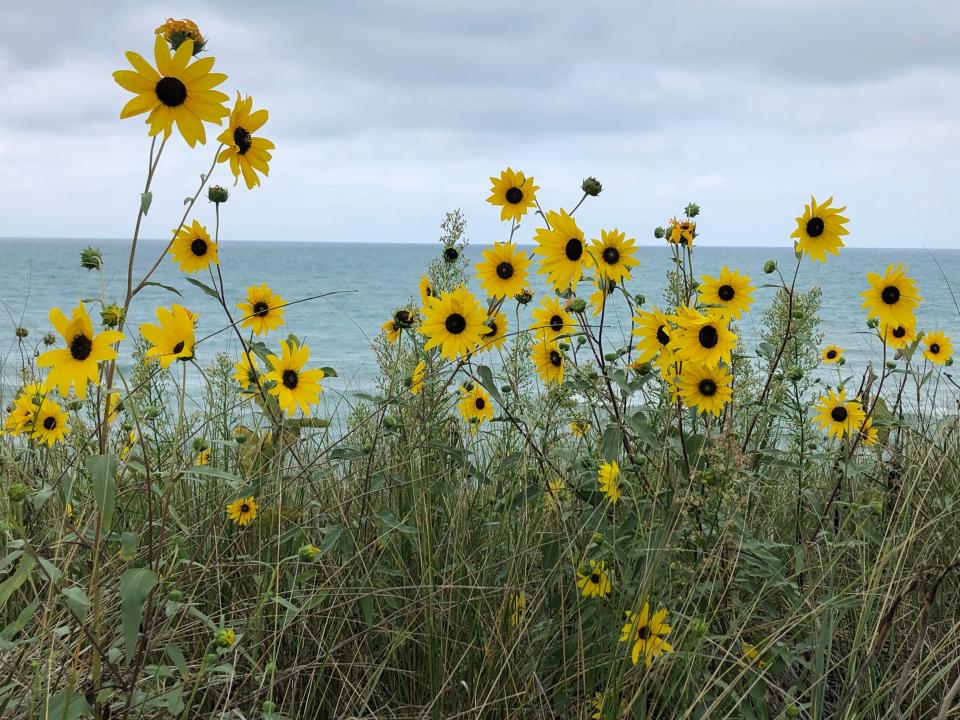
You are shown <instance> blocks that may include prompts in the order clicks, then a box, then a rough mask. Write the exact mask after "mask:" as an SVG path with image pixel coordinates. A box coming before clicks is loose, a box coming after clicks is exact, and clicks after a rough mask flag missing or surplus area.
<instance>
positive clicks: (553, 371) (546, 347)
mask: <svg viewBox="0 0 960 720" xmlns="http://www.w3.org/2000/svg"><path fill="white" fill-rule="evenodd" d="M531 358H532V359H533V364H534V365H536V366H537V372H538V373H539V374H540V379H541V380H543V382H545V383H546V384H548V385H550V384H552V383H556V384H559V383H562V382H563V370H564V366H565V364H566V359H565V358H564V356H563V352H562V351H561V350H560V346H559V345H557V343H556V342H554V341H552V340H547V339H546V338H543V339H541V340H540V341H539V342H537V343H535V344H534V346H533V351H532V354H531Z"/></svg>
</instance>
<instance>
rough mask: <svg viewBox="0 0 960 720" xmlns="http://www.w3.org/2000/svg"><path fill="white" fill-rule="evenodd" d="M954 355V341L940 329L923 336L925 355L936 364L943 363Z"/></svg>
mask: <svg viewBox="0 0 960 720" xmlns="http://www.w3.org/2000/svg"><path fill="white" fill-rule="evenodd" d="M951 355H953V343H952V342H950V338H948V337H947V336H946V335H944V334H943V333H942V332H940V331H936V332H929V333H926V334H925V335H924V336H923V356H924V357H925V358H926V359H927V360H929V361H930V362H932V363H934V364H936V365H943V364H944V363H945V362H947V360H949V359H950V357H951Z"/></svg>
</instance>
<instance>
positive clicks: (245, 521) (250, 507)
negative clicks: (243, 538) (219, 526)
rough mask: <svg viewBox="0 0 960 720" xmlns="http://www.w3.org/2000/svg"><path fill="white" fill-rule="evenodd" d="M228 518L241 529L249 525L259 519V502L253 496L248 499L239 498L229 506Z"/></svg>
mask: <svg viewBox="0 0 960 720" xmlns="http://www.w3.org/2000/svg"><path fill="white" fill-rule="evenodd" d="M227 518H229V519H230V520H232V521H233V522H235V523H236V524H237V525H239V526H240V527H244V526H245V525H249V524H250V523H252V522H253V521H254V520H256V518H257V501H256V500H255V499H254V497H253V495H251V496H250V497H248V498H239V499H237V500H234V501H233V502H232V503H229V504H228V505H227Z"/></svg>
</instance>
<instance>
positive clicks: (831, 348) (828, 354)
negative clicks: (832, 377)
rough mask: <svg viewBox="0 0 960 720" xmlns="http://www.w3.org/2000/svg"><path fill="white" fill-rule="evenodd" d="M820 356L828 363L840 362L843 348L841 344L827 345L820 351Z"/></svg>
mask: <svg viewBox="0 0 960 720" xmlns="http://www.w3.org/2000/svg"><path fill="white" fill-rule="evenodd" d="M820 358H821V359H822V360H823V361H824V362H825V363H826V364H827V365H833V364H835V363H838V362H840V361H841V360H842V359H843V348H842V347H840V346H839V345H827V346H826V347H825V348H824V349H823V350H821V351H820Z"/></svg>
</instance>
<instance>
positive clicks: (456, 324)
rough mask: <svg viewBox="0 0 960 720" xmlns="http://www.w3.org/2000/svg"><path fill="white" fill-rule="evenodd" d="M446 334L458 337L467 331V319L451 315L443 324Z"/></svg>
mask: <svg viewBox="0 0 960 720" xmlns="http://www.w3.org/2000/svg"><path fill="white" fill-rule="evenodd" d="M443 324H444V326H445V327H446V328H447V332H448V333H450V334H451V335H459V334H460V333H462V332H463V331H464V330H466V329H467V319H466V318H465V317H463V315H461V314H460V313H451V314H450V315H447V319H446V320H444V322H443Z"/></svg>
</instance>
